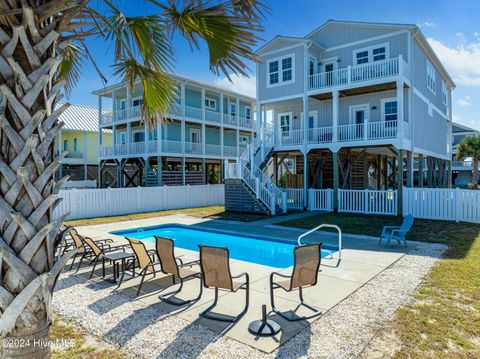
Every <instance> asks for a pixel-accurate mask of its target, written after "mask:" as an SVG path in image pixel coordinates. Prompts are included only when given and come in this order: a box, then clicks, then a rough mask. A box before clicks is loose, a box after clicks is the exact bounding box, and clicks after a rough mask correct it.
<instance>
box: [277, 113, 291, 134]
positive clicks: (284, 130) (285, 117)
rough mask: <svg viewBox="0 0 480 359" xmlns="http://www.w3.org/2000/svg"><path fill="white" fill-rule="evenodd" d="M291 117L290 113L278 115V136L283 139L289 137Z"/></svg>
mask: <svg viewBox="0 0 480 359" xmlns="http://www.w3.org/2000/svg"><path fill="white" fill-rule="evenodd" d="M291 117H292V115H291V113H281V114H279V115H278V119H279V123H280V134H281V136H283V137H289V136H290V125H291V124H290V119H291Z"/></svg>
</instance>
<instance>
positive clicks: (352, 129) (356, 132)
mask: <svg viewBox="0 0 480 359" xmlns="http://www.w3.org/2000/svg"><path fill="white" fill-rule="evenodd" d="M364 138H365V133H364V124H363V123H358V124H353V125H339V126H338V140H339V141H341V142H347V141H360V140H363V139H364Z"/></svg>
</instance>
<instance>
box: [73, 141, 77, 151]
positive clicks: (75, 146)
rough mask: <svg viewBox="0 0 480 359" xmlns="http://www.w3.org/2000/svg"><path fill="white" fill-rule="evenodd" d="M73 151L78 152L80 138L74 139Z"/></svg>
mask: <svg viewBox="0 0 480 359" xmlns="http://www.w3.org/2000/svg"><path fill="white" fill-rule="evenodd" d="M73 152H78V139H76V138H74V139H73Z"/></svg>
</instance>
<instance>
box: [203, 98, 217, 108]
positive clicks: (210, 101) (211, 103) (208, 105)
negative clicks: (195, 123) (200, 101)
mask: <svg viewBox="0 0 480 359" xmlns="http://www.w3.org/2000/svg"><path fill="white" fill-rule="evenodd" d="M205 108H207V109H209V110H216V109H217V101H215V100H214V99H211V98H208V97H205Z"/></svg>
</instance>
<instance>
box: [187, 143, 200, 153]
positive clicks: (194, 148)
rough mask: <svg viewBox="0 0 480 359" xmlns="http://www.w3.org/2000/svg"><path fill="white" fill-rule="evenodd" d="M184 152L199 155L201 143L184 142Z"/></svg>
mask: <svg viewBox="0 0 480 359" xmlns="http://www.w3.org/2000/svg"><path fill="white" fill-rule="evenodd" d="M185 153H188V154H192V155H201V154H202V144H201V143H199V142H185Z"/></svg>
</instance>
